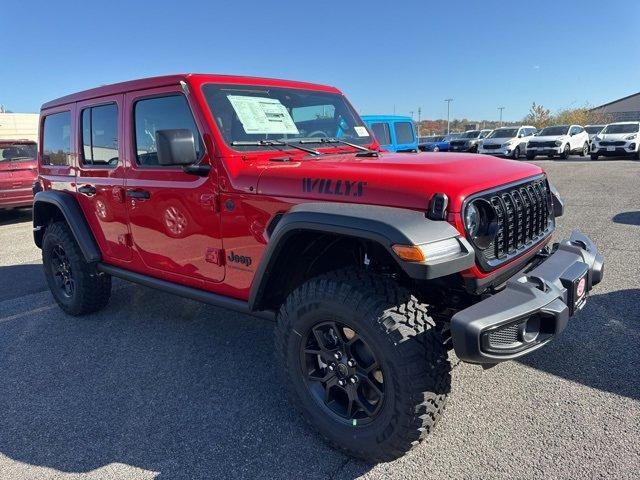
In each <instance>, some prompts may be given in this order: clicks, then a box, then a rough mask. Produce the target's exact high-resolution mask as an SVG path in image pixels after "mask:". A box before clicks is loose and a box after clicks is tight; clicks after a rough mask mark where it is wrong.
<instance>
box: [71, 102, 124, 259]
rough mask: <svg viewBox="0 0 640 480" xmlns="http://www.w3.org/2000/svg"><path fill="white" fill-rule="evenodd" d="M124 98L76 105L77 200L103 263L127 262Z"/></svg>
mask: <svg viewBox="0 0 640 480" xmlns="http://www.w3.org/2000/svg"><path fill="white" fill-rule="evenodd" d="M123 106H124V96H123V95H114V96H110V97H102V98H100V99H99V100H92V101H85V102H80V103H78V104H77V108H76V113H77V115H78V119H77V125H78V143H79V144H78V174H77V178H76V179H77V182H76V191H77V192H78V195H77V196H76V197H77V199H78V202H79V203H80V207H81V208H82V211H83V212H84V215H85V218H86V219H87V221H88V222H89V225H90V226H91V230H92V231H93V232H94V235H95V236H96V241H97V242H98V244H99V245H100V249H101V251H102V253H103V256H104V257H105V260H107V261H108V260H110V259H115V260H126V261H128V260H130V259H131V244H130V241H129V235H128V234H129V228H128V226H127V210H126V205H125V201H124V200H125V196H124V175H125V167H124V162H123V153H124V152H123V146H122V136H123Z"/></svg>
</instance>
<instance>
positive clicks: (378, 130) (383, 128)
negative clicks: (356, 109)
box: [371, 123, 391, 145]
mask: <svg viewBox="0 0 640 480" xmlns="http://www.w3.org/2000/svg"><path fill="white" fill-rule="evenodd" d="M371 130H373V135H374V136H375V137H376V139H377V140H378V142H379V143H380V145H389V144H391V133H390V132H389V125H388V124H387V123H372V124H371Z"/></svg>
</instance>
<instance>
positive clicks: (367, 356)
mask: <svg viewBox="0 0 640 480" xmlns="http://www.w3.org/2000/svg"><path fill="white" fill-rule="evenodd" d="M300 345H301V352H300V364H301V366H302V369H303V372H302V373H303V376H304V382H305V385H306V386H307V388H308V389H309V392H310V393H311V395H312V397H313V398H314V399H315V400H316V402H318V404H319V405H320V406H321V408H323V409H324V410H325V411H326V412H327V413H329V414H330V415H332V416H333V417H334V418H335V419H336V420H339V421H342V422H345V423H347V424H349V425H353V426H356V425H358V426H360V425H366V424H367V423H369V422H371V421H372V420H373V419H375V417H376V416H377V414H378V413H379V412H380V409H381V408H382V405H383V403H384V398H385V385H384V382H385V378H384V373H383V371H382V365H381V363H380V361H379V360H378V358H377V356H376V355H375V353H374V351H373V349H372V348H371V346H370V345H369V344H368V343H367V342H366V340H365V339H364V338H363V337H362V336H360V335H359V334H358V332H356V331H355V330H354V329H353V328H351V327H350V326H348V325H346V324H344V323H340V322H334V321H327V322H322V323H318V324H316V325H314V326H313V327H311V329H310V330H309V331H308V332H307V334H306V337H305V339H304V340H303V342H301V344H300Z"/></svg>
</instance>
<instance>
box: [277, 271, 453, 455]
mask: <svg viewBox="0 0 640 480" xmlns="http://www.w3.org/2000/svg"><path fill="white" fill-rule="evenodd" d="M275 337H276V338H275V340H276V351H277V355H278V359H279V363H280V369H281V371H282V372H283V373H284V376H285V382H286V384H287V387H288V391H289V395H290V398H291V402H292V403H293V405H294V406H295V407H296V408H297V409H298V410H299V411H300V412H301V413H302V415H303V417H304V418H305V419H306V420H307V421H308V422H309V423H310V424H311V425H312V426H313V427H314V428H316V429H317V430H318V431H319V432H320V434H321V435H322V436H323V437H324V438H325V439H326V440H327V441H328V442H329V443H330V444H332V445H333V446H335V447H337V448H339V449H341V450H343V451H345V452H346V453H348V454H349V455H352V456H355V457H358V458H362V459H365V460H368V461H373V462H380V461H389V460H393V459H395V458H398V457H400V456H402V455H404V454H405V453H406V452H408V451H409V450H411V449H412V448H413V447H415V446H416V445H417V444H418V443H419V442H420V441H421V440H423V439H424V437H425V436H426V435H427V434H428V433H429V432H430V431H431V429H432V428H433V427H434V426H435V424H436V423H437V421H438V420H439V418H440V416H441V414H442V411H443V409H444V406H445V403H446V400H447V394H448V393H449V391H450V382H451V378H450V371H451V366H450V364H449V361H448V359H447V352H446V349H445V347H444V346H443V341H442V337H441V336H440V334H439V333H438V332H437V330H436V329H435V324H434V321H433V320H432V319H431V318H430V317H429V316H428V315H427V313H426V308H425V306H424V305H422V304H420V303H418V301H417V300H416V298H415V297H413V296H412V295H411V294H410V293H409V292H408V291H407V290H405V289H404V288H402V287H400V286H399V285H398V284H397V283H396V282H395V281H393V280H391V279H387V278H383V277H380V276H377V275H372V274H368V273H366V272H363V271H359V270H357V269H345V270H338V271H335V272H330V273H327V274H324V275H321V276H319V277H316V278H314V279H311V280H309V281H308V282H306V283H305V284H303V285H302V286H300V287H299V288H297V289H296V290H294V291H293V292H292V293H291V294H290V295H289V297H287V300H286V302H285V304H284V305H283V306H282V308H281V309H280V312H279V313H278V324H277V328H276V332H275Z"/></svg>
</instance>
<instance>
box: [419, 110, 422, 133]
mask: <svg viewBox="0 0 640 480" xmlns="http://www.w3.org/2000/svg"><path fill="white" fill-rule="evenodd" d="M421 115H422V109H421V108H420V107H418V137H420V119H421Z"/></svg>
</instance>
